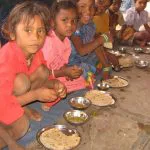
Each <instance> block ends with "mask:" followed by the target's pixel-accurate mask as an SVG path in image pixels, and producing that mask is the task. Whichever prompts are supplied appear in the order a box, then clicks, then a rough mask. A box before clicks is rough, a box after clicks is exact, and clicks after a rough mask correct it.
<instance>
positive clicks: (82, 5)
mask: <svg viewBox="0 0 150 150" xmlns="http://www.w3.org/2000/svg"><path fill="white" fill-rule="evenodd" d="M77 7H78V13H79V18H80V22H81V23H82V24H87V23H89V21H91V19H92V18H93V16H94V13H95V1H94V0H79V2H78V3H77Z"/></svg>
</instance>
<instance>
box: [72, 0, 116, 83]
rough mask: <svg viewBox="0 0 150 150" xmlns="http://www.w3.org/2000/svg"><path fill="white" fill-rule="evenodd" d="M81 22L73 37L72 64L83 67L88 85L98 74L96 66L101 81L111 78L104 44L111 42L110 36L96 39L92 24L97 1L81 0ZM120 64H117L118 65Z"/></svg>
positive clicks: (78, 3)
mask: <svg viewBox="0 0 150 150" xmlns="http://www.w3.org/2000/svg"><path fill="white" fill-rule="evenodd" d="M77 7H78V14H79V22H78V26H77V30H76V32H75V33H74V35H73V36H72V37H71V40H72V42H73V45H72V54H71V57H70V64H77V65H79V66H80V67H82V69H83V71H84V77H85V78H86V79H87V84H90V82H91V81H93V77H94V76H93V75H94V74H95V73H96V64H97V62H98V61H100V63H98V65H99V66H98V67H99V68H100V69H99V70H100V71H101V68H102V67H103V71H102V72H101V76H100V79H102V77H103V78H104V79H106V78H108V77H109V73H110V72H111V64H110V62H109V60H108V57H107V53H106V52H105V51H104V50H103V47H101V46H102V45H103V43H105V42H108V41H109V39H110V38H109V36H107V35H106V34H105V35H98V36H97V37H95V31H96V29H95V25H94V23H93V22H92V19H93V15H94V10H95V1H94V0H79V1H78V2H77ZM117 63H118V62H116V64H117Z"/></svg>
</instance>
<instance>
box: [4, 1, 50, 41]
mask: <svg viewBox="0 0 150 150" xmlns="http://www.w3.org/2000/svg"><path fill="white" fill-rule="evenodd" d="M35 15H38V16H39V17H40V18H41V20H42V21H43V22H44V25H45V29H46V33H48V31H49V29H50V11H49V9H48V7H47V6H46V5H44V4H43V3H41V2H39V1H28V0H27V1H24V2H22V3H18V4H17V5H16V6H15V7H14V8H13V9H12V10H11V11H10V13H9V15H8V17H7V18H6V20H5V21H4V24H3V25H2V29H1V30H2V35H3V37H4V38H6V39H8V40H10V34H15V29H16V26H17V24H18V23H19V22H20V21H22V19H24V21H25V22H27V24H28V23H29V22H30V20H31V19H32V18H33V17H34V16H35Z"/></svg>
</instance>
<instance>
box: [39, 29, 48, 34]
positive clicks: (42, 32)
mask: <svg viewBox="0 0 150 150" xmlns="http://www.w3.org/2000/svg"><path fill="white" fill-rule="evenodd" d="M37 32H38V33H39V34H45V33H46V31H45V29H39V30H38V31H37Z"/></svg>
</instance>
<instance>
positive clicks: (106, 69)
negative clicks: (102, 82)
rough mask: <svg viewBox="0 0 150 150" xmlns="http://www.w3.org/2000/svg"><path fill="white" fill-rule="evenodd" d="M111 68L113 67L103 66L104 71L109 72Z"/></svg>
mask: <svg viewBox="0 0 150 150" xmlns="http://www.w3.org/2000/svg"><path fill="white" fill-rule="evenodd" d="M110 68H111V67H105V68H103V71H104V72H108V71H109V70H110Z"/></svg>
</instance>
